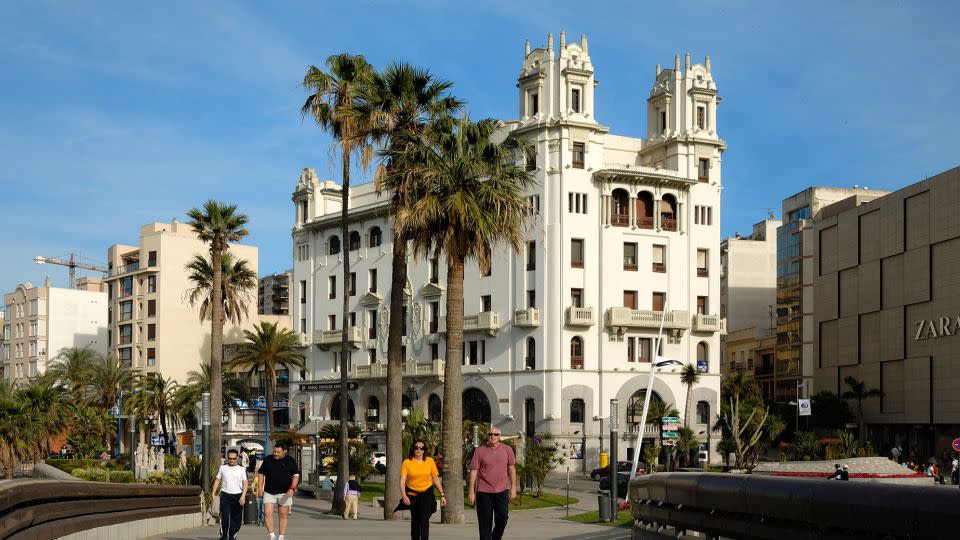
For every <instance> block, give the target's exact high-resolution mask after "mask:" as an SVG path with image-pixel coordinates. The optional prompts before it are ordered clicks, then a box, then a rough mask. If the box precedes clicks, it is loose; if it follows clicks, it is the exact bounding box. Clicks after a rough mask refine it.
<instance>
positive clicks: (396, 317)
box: [367, 63, 463, 519]
mask: <svg viewBox="0 0 960 540" xmlns="http://www.w3.org/2000/svg"><path fill="white" fill-rule="evenodd" d="M451 86H452V84H451V83H450V82H447V81H442V80H438V79H435V78H434V77H433V76H432V75H430V72H429V71H427V70H421V69H418V68H415V67H413V66H411V65H409V64H405V63H399V64H392V65H390V66H387V68H386V69H384V71H383V73H382V74H377V76H376V77H374V79H373V83H372V84H371V85H370V91H369V97H368V99H367V102H368V104H369V106H370V107H372V108H373V109H374V110H375V111H378V112H380V113H381V117H382V121H381V122H380V123H379V125H380V126H381V129H382V130H383V132H384V135H386V136H387V137H388V138H389V140H388V141H387V143H386V144H387V147H390V148H392V150H393V152H392V153H393V154H394V155H404V152H403V151H402V147H403V145H405V144H408V143H410V142H411V141H415V140H416V138H417V137H419V136H420V135H421V134H423V133H424V132H425V130H426V129H427V127H428V126H429V125H430V122H431V121H433V120H435V119H436V118H439V117H442V116H444V115H449V114H451V113H452V112H454V111H456V110H458V109H459V108H460V107H461V106H462V105H463V103H462V102H461V101H459V100H457V99H456V98H453V97H450V96H446V95H445V93H446V91H447V90H449V89H450V87H451ZM371 116H373V115H372V114H371ZM383 155H384V156H386V155H387V154H386V153H384V154H383ZM417 165H418V164H417V163H406V162H404V161H403V160H402V159H390V158H385V159H384V160H383V162H382V163H381V166H380V167H379V168H378V169H377V174H376V182H377V183H376V186H377V192H378V193H383V192H384V191H386V192H388V193H389V194H390V204H391V207H392V212H393V213H394V215H395V214H396V209H397V208H400V207H407V206H408V205H409V204H410V202H411V201H412V200H414V198H415V194H414V187H415V186H416V185H417V184H416V180H417V178H416V176H415V175H416V166H417ZM408 238H409V235H404V234H403V233H401V231H400V229H399V228H397V227H394V228H393V244H392V245H393V254H392V273H391V279H390V284H391V285H390V314H391V315H392V316H391V317H390V323H389V329H388V332H387V414H386V425H387V455H388V456H400V455H403V447H404V445H403V422H402V420H401V415H400V411H401V409H403V403H402V401H403V397H402V396H403V362H404V360H405V359H404V358H403V355H402V339H403V323H404V321H403V317H402V313H403V304H404V300H405V295H404V287H405V286H406V283H407V239H408ZM407 425H409V418H408V420H407ZM400 465H401V463H400V460H399V459H393V460H388V461H387V471H386V486H385V488H384V492H385V493H384V497H385V503H384V505H383V513H384V519H399V518H400V516H399V514H397V513H395V512H393V509H394V508H395V507H396V506H397V504H398V503H399V502H400V496H399V493H400V485H399V483H400Z"/></svg>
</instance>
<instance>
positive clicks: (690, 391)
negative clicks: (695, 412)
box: [683, 384, 693, 428]
mask: <svg viewBox="0 0 960 540" xmlns="http://www.w3.org/2000/svg"><path fill="white" fill-rule="evenodd" d="M692 396H693V385H692V384H688V385H687V400H686V401H685V402H684V405H683V413H684V414H683V427H686V428H688V427H690V398H691V397H692Z"/></svg>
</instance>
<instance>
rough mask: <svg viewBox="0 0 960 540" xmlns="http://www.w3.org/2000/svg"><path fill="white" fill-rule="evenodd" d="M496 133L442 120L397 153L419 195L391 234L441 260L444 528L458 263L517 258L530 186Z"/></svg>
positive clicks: (456, 373) (512, 146)
mask: <svg viewBox="0 0 960 540" xmlns="http://www.w3.org/2000/svg"><path fill="white" fill-rule="evenodd" d="M499 128H500V124H499V123H498V122H497V121H495V120H491V119H487V120H481V121H480V122H477V123H474V122H471V121H470V119H469V118H467V117H466V116H463V117H461V118H460V119H459V120H454V119H452V118H449V117H446V118H443V119H441V120H440V125H439V126H438V129H437V130H436V131H435V132H434V133H432V134H431V138H432V139H433V140H429V139H427V138H426V137H422V138H421V139H422V140H421V144H419V145H417V146H416V147H412V148H403V149H399V151H400V152H402V154H401V155H398V158H402V159H410V162H411V163H421V164H422V165H419V166H418V167H417V172H418V174H419V175H420V176H421V178H422V181H423V182H425V186H426V187H425V189H422V190H420V191H419V192H418V198H417V200H416V201H413V203H412V204H411V205H410V207H409V208H408V209H405V208H398V209H397V217H396V226H397V227H398V228H400V229H401V232H408V233H412V234H413V235H414V237H413V250H414V255H415V256H423V255H424V254H427V253H437V252H438V251H439V250H442V251H443V252H444V253H445V254H446V258H447V306H446V308H447V336H446V359H447V362H446V364H445V367H444V392H443V412H444V414H443V433H444V435H443V437H444V439H443V448H444V460H445V461H444V467H443V476H444V484H445V489H446V491H447V493H449V494H450V497H449V498H448V500H449V501H450V502H449V504H447V506H445V507H444V509H443V512H442V517H441V519H442V521H443V522H444V523H463V482H462V478H461V472H462V467H461V461H462V456H461V455H460V454H461V453H460V449H461V448H462V446H463V441H462V440H461V439H460V430H461V428H462V417H463V411H462V409H461V406H462V399H463V397H462V395H461V394H462V391H463V382H462V380H461V374H460V362H458V361H457V360H456V359H459V358H460V357H461V355H462V353H463V272H464V263H465V261H466V260H467V259H475V260H476V261H477V265H478V266H479V268H480V270H481V273H484V274H485V273H486V272H487V270H489V268H490V263H491V255H492V251H493V247H494V246H495V245H496V244H507V245H509V246H510V247H512V248H513V249H514V251H515V252H519V251H520V250H521V248H522V246H523V242H524V240H525V238H524V220H525V218H526V216H527V215H528V213H529V204H528V203H527V201H526V199H525V195H526V190H527V189H528V187H529V186H530V185H531V184H532V183H533V178H532V177H531V176H530V174H529V173H527V172H525V171H524V170H523V168H521V167H518V166H517V165H516V164H515V162H514V160H515V156H516V152H517V149H519V148H526V146H525V145H524V143H521V142H520V141H518V140H517V139H515V138H508V139H506V140H505V141H504V142H502V143H497V142H494V141H493V140H491V137H492V136H493V135H494V134H495V132H497V130H498V129H499ZM411 154H412V155H411ZM391 157H392V156H391Z"/></svg>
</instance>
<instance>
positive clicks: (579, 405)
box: [570, 399, 586, 424]
mask: <svg viewBox="0 0 960 540" xmlns="http://www.w3.org/2000/svg"><path fill="white" fill-rule="evenodd" d="M585 411H586V405H584V404H583V400H582V399H574V400H571V401H570V423H571V424H582V423H583V422H584V415H585Z"/></svg>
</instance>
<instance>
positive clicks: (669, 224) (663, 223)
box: [660, 217, 677, 231]
mask: <svg viewBox="0 0 960 540" xmlns="http://www.w3.org/2000/svg"><path fill="white" fill-rule="evenodd" d="M660 228H661V229H663V230H665V231H676V230H677V220H676V219H673V218H668V217H664V218H660Z"/></svg>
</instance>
